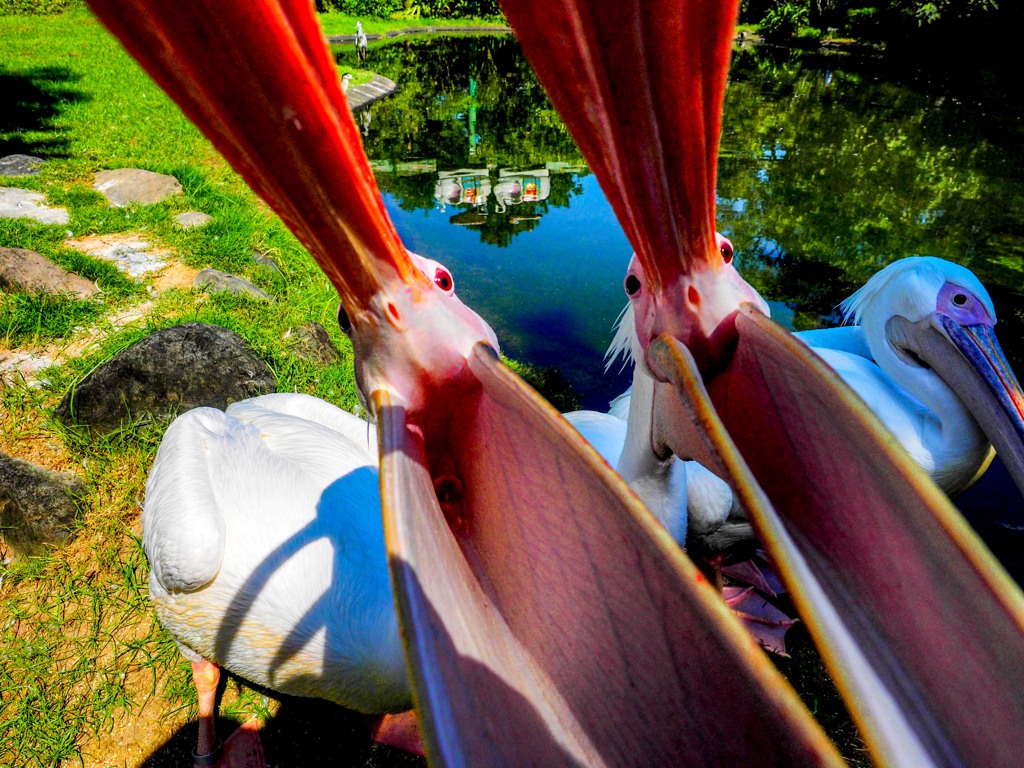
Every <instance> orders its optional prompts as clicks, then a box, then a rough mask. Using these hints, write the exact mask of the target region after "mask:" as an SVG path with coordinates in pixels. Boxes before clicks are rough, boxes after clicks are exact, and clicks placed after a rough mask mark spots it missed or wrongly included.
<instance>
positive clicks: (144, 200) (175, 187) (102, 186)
mask: <svg viewBox="0 0 1024 768" xmlns="http://www.w3.org/2000/svg"><path fill="white" fill-rule="evenodd" d="M93 186H94V187H95V188H96V189H97V190H98V191H99V192H100V194H102V195H103V196H104V197H105V198H107V200H109V201H110V204H111V205H116V206H117V207H118V208H121V207H123V206H125V205H128V203H140V204H142V205H150V204H152V203H159V202H160V201H161V200H164V199H165V198H167V197H170V196H171V195H176V194H178V193H179V192H181V184H179V183H178V180H177V179H176V178H174V177H173V176H167V175H165V174H162V173H153V172H152V171H144V170H142V169H141V168H117V169H116V170H113V171H99V172H98V173H97V174H96V181H95V183H94V184H93Z"/></svg>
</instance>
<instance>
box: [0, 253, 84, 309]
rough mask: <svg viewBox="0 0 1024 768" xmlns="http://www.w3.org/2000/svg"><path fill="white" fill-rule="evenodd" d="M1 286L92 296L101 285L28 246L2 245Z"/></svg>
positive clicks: (38, 291)
mask: <svg viewBox="0 0 1024 768" xmlns="http://www.w3.org/2000/svg"><path fill="white" fill-rule="evenodd" d="M0 289H2V290H5V291H22V292H25V293H62V292H64V293H73V294H74V295H75V296H77V297H78V298H80V299H88V298H90V297H91V296H95V295H96V294H97V293H99V290H100V289H99V288H97V287H96V286H95V284H93V283H90V282H89V281H88V280H86V279H85V278H84V277H81V276H79V275H76V274H74V273H72V272H68V271H67V270H66V269H64V268H63V267H59V266H57V265H56V264H54V263H53V262H52V261H50V260H49V259H47V258H46V257H45V256H43V255H42V254H40V253H36V252H35V251H30V250H28V249H26V248H0Z"/></svg>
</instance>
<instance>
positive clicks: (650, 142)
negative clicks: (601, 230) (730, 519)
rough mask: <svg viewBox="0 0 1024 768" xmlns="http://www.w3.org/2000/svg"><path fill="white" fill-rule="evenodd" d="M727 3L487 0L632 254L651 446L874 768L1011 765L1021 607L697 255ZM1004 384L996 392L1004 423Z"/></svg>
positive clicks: (721, 80) (946, 513)
mask: <svg viewBox="0 0 1024 768" xmlns="http://www.w3.org/2000/svg"><path fill="white" fill-rule="evenodd" d="M737 7H738V3H737V2H736V1H735V0H731V1H729V0H727V1H725V2H722V1H721V0H662V1H657V0H655V1H650V0H625V1H624V2H615V3H594V2H588V1H587V0H555V1H554V2H550V1H549V0H514V1H513V0H509V1H508V2H505V3H503V8H504V10H505V13H506V15H507V16H508V19H509V21H510V22H511V23H512V26H513V28H514V29H515V31H516V34H517V36H518V37H519V39H520V41H521V43H522V45H523V48H524V51H525V52H526V54H527V56H528V58H529V59H530V61H531V63H532V64H533V66H534V68H535V69H536V71H537V74H538V76H539V78H540V80H541V82H542V83H543V84H544V86H545V88H546V89H547V91H548V94H549V96H550V97H551V99H552V101H553V102H554V104H555V106H556V108H557V109H558V110H559V111H560V112H561V114H562V116H563V117H564V118H565V120H566V123H567V125H568V127H569V129H570V131H571V132H572V134H573V136H574V138H575V139H576V141H577V142H578V143H579V145H580V147H581V148H582V150H583V152H584V154H585V155H586V157H587V159H588V161H589V163H590V164H591V166H592V167H593V169H594V170H595V173H596V174H597V176H598V178H599V180H600V182H601V185H602V187H603V188H604V190H605V192H606V194H607V195H608V197H609V199H610V201H611V202H612V205H613V207H614V209H615V211H616V214H617V215H618V218H619V220H620V222H621V223H622V225H623V228H624V229H625V231H626V233H627V235H628V236H629V238H630V241H631V243H632V244H633V246H634V248H635V250H636V256H635V257H634V261H633V263H632V264H631V265H630V268H629V272H628V273H627V277H626V281H625V287H626V291H627V293H628V294H629V295H630V298H631V300H632V302H633V305H634V310H635V312H636V317H637V329H638V333H639V335H640V342H641V344H642V346H643V347H644V348H645V350H646V354H645V360H644V363H645V364H646V365H647V366H648V368H649V370H650V371H651V372H652V374H654V375H655V376H656V377H657V378H658V379H660V380H661V381H663V382H666V384H664V385H663V387H662V388H661V389H660V390H659V393H658V397H659V398H660V400H661V402H660V408H659V416H658V420H659V427H660V430H661V434H660V437H659V436H657V435H656V437H655V445H654V446H653V447H654V448H655V449H656V450H669V449H671V450H672V451H674V452H676V453H677V454H679V455H681V456H683V457H685V458H695V459H697V460H699V461H701V462H702V463H704V464H705V465H706V466H708V467H709V468H711V469H713V470H714V471H716V472H718V473H719V474H720V475H721V476H722V477H724V478H725V479H727V480H728V481H729V482H730V483H732V485H733V487H734V490H735V492H736V493H737V495H738V497H739V498H740V499H741V501H742V502H743V504H744V506H745V507H746V509H747V511H748V514H749V516H750V518H751V520H752V522H753V523H754V524H755V527H756V529H757V531H758V533H759V535H760V536H761V537H762V538H763V540H764V541H765V543H766V545H767V546H768V548H769V549H770V550H771V553H772V557H773V560H774V561H775V562H776V563H777V565H778V567H779V570H780V573H781V575H782V576H783V578H784V580H785V581H786V584H787V586H788V588H789V590H790V591H791V593H792V594H793V597H794V600H795V601H796V603H797V605H798V607H799V609H800V610H801V613H802V615H803V617H804V619H805V620H806V622H807V624H808V626H809V628H810V630H811V632H812V633H813V635H814V637H815V639H816V641H817V643H818V645H819V648H820V649H821V651H822V654H823V656H824V657H825V660H826V662H827V663H828V664H829V667H830V670H831V671H832V673H833V675H834V676H835V677H836V679H837V682H838V684H839V686H840V688H841V690H842V691H843V693H844V695H845V696H846V698H847V701H848V703H849V705H850V708H851V711H852V713H853V715H854V717H855V719H856V720H857V722H858V724H859V725H860V727H861V729H862V730H863V732H864V734H865V736H866V738H867V739H868V741H869V744H870V745H871V747H872V751H873V753H874V755H875V757H876V759H877V760H878V762H879V763H880V764H901V765H913V766H918V765H960V764H974V765H987V766H988V765H991V766H997V765H998V766H1010V765H1014V764H1016V763H1018V762H1019V760H1020V755H1021V754H1022V753H1024V752H1022V750H1024V727H1022V726H1024V599H1022V596H1021V593H1020V592H1019V590H1017V589H1016V587H1015V586H1014V585H1013V584H1012V583H1011V582H1010V581H1009V579H1008V578H1007V577H1006V575H1005V574H1004V573H1003V571H1002V570H1001V569H1000V568H999V567H998V566H997V564H995V562H994V561H993V559H992V558H991V556H990V555H989V553H988V552H987V551H986V550H985V549H984V548H983V547H982V546H981V545H980V544H979V542H978V541H977V539H976V538H975V536H974V535H973V534H972V533H971V532H970V531H969V530H968V528H967V526H966V525H965V524H964V522H963V520H962V519H960V517H959V516H958V515H957V514H956V512H955V510H954V509H953V508H952V507H951V505H950V504H949V503H948V501H947V500H946V499H945V498H944V497H943V496H942V495H941V494H940V493H939V492H938V491H937V489H936V488H935V487H934V486H933V485H932V484H931V483H930V481H928V480H927V479H926V478H925V476H924V475H923V473H922V472H921V471H920V470H919V469H918V468H917V467H916V466H915V465H913V464H912V462H911V461H910V460H909V458H908V457H907V456H906V455H904V454H903V453H902V452H901V451H900V450H899V449H898V448H897V447H896V445H895V444H894V440H893V439H892V438H891V437H890V436H889V435H888V433H887V432H885V430H884V429H882V427H881V425H880V424H879V423H878V422H877V420H875V419H874V418H873V416H872V415H871V414H870V413H869V412H868V410H867V408H866V407H865V406H864V405H863V404H862V403H861V402H860V401H859V400H858V399H857V398H856V397H855V396H854V395H853V394H852V392H851V391H850V390H849V389H848V388H846V387H845V386H843V384H842V382H841V381H839V379H838V378H837V377H836V376H834V375H832V374H831V373H830V372H829V371H828V370H827V369H826V368H825V366H824V365H822V364H821V362H820V361H819V360H818V359H817V358H816V357H815V356H814V355H813V354H811V353H810V352H809V351H808V350H807V349H806V348H805V347H803V346H802V345H800V344H799V343H797V342H795V341H793V340H792V339H790V338H789V337H788V334H786V333H784V332H783V331H782V330H781V329H780V328H778V327H777V326H775V325H773V324H772V323H771V322H770V321H769V320H768V319H767V317H765V316H764V315H763V314H762V313H761V312H760V311H758V309H757V308H756V307H755V306H753V305H751V304H749V303H748V304H744V302H750V301H751V299H752V292H751V291H750V289H749V286H747V285H746V284H745V283H744V282H743V281H742V280H741V278H740V277H739V275H738V274H737V273H736V271H735V269H734V268H733V266H732V264H731V254H725V253H720V252H719V251H718V249H717V247H716V244H715V239H714V211H715V208H714V205H715V197H714V190H715V165H716V155H717V146H718V136H719V131H720V125H721V110H722V103H723V96H724V89H725V81H726V73H727V65H728V59H729V51H730V46H731V38H732V32H733V24H734V21H735V18H736V15H737ZM538 19H543V23H539V22H538ZM566 72H571V73H572V76H571V77H569V76H566ZM914 343H916V344H917V345H918V346H919V347H921V348H922V349H923V348H925V347H927V346H928V344H927V342H925V341H923V340H920V339H919V340H918V341H916V342H914ZM972 354H973V353H972ZM922 359H925V358H924V357H923V356H922ZM931 364H932V363H931V359H930V358H929V365H931ZM1002 367H1003V366H1002V365H1001V363H999V362H998V361H997V362H996V363H994V364H993V368H995V369H1001V368H1002ZM1005 374H1006V372H1005V370H999V373H998V374H997V378H998V379H999V381H998V382H997V383H996V385H995V390H996V391H997V397H999V398H1001V399H1002V400H1005V401H1012V403H1011V405H1010V407H1009V409H1008V410H1009V411H1011V412H1012V411H1016V414H1017V415H1016V416H1015V417H1014V418H1016V420H1017V421H1019V420H1020V417H1019V414H1020V412H1021V410H1022V409H1021V407H1020V405H1019V404H1020V402H1021V397H1020V391H1019V388H1018V387H1017V386H1016V381H1014V380H1013V378H1012V376H1007V375H1005ZM1011 416H1013V414H1012V413H1011ZM993 439H994V438H993ZM733 440H735V443H734V442H733ZM1015 440H1016V443H1015V444H1014V439H1008V440H1007V443H1006V444H1005V445H1006V446H1007V447H1006V449H1005V452H1006V455H1007V456H1016V455H1019V454H1020V437H1019V432H1018V434H1017V436H1016V438H1015ZM1003 451H1004V449H1003V448H1000V452H1001V453H1003ZM981 711H984V712H990V713H993V716H992V717H991V718H983V722H982V721H981V720H979V718H978V716H977V715H978V712H981Z"/></svg>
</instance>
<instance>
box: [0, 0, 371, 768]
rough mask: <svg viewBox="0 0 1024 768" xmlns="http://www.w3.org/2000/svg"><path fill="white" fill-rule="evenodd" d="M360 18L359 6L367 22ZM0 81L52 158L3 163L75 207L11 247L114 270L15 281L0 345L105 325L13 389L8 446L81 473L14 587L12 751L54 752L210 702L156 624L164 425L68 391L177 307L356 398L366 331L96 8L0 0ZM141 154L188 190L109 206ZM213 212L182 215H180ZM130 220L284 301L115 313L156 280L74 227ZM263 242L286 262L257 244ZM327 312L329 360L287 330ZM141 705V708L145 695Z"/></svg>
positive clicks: (5, 611)
mask: <svg viewBox="0 0 1024 768" xmlns="http://www.w3.org/2000/svg"><path fill="white" fill-rule="evenodd" d="M353 26H354V25H353ZM0 62H2V63H0V86H2V88H3V92H4V94H5V99H9V103H12V104H13V106H12V108H11V111H10V112H8V113H7V115H8V116H0V154H9V153H12V152H24V153H27V154H34V155H39V156H42V157H44V158H46V159H47V160H48V163H47V164H46V165H45V167H44V168H43V170H42V172H41V173H40V174H39V175H38V176H36V177H31V178H16V179H0V184H3V185H7V186H19V187H23V188H28V189H31V190H34V191H38V192H41V193H43V194H44V195H46V197H47V200H48V202H49V203H50V204H51V205H58V206H63V207H65V208H67V209H68V211H69V213H70V214H71V220H70V222H69V223H68V224H67V225H62V226H45V225H39V224H35V223H26V222H24V221H15V220H9V219H0V246H7V247H20V248H30V249H32V250H35V251H38V252H40V253H42V254H43V255H44V256H46V257H47V258H50V259H51V260H53V261H55V262H57V263H58V264H60V265H62V266H64V267H65V268H67V269H70V270H72V271H74V272H77V273H78V274H81V275H82V276H84V277H86V278H87V279H89V280H91V281H95V282H96V283H98V284H99V286H100V287H101V289H102V294H101V295H100V296H99V297H98V298H96V299H93V300H89V301H81V300H76V299H73V298H71V297H69V296H57V297H54V296H41V295H40V296H37V295H19V294H6V293H5V294H0V346H2V347H19V348H24V349H28V350H36V349H39V348H41V347H42V346H43V345H45V344H47V343H50V342H57V344H58V345H60V344H62V343H64V342H66V341H70V340H73V339H75V338H79V337H81V335H82V333H83V329H85V328H93V329H94V330H96V331H98V336H97V344H96V346H95V347H94V348H92V349H90V350H89V351H88V353H87V354H85V355H84V356H81V357H76V358H73V359H72V360H70V361H69V362H68V363H67V364H65V365H63V366H60V367H57V368H54V369H51V370H50V371H48V372H47V377H46V380H47V381H48V383H47V384H45V385H44V386H41V387H38V388H28V387H25V386H14V387H8V388H0V450H3V451H4V452H6V453H8V454H11V455H14V456H17V457H19V458H25V459H28V460H32V461H36V463H43V464H44V465H48V466H51V467H52V468H57V469H62V470H66V471H72V472H75V473H76V474H79V475H80V476H82V477H83V479H84V481H85V484H86V496H85V498H84V500H83V505H84V509H85V514H84V519H83V522H82V524H81V528H80V531H79V533H78V538H77V540H76V542H75V543H74V544H72V545H70V546H69V547H67V548H65V549H62V550H61V551H60V552H56V553H53V554H44V555H43V556H40V557H32V558H25V557H19V558H15V559H14V561H13V562H12V563H10V564H8V565H6V566H3V568H2V573H3V583H2V586H0V649H2V653H0V764H4V765H19V766H53V765H57V764H59V763H60V762H61V761H65V760H73V761H76V762H77V757H78V755H79V753H80V750H81V749H82V747H83V745H87V744H88V743H90V742H91V741H94V740H95V739H96V738H98V737H102V734H104V733H105V732H108V731H110V729H111V728H112V727H114V724H115V723H116V722H121V721H123V720H124V719H125V718H131V717H134V716H135V714H136V713H138V712H139V710H140V709H141V708H142V707H143V706H148V707H155V708H157V710H159V711H160V712H166V713H168V716H170V715H172V714H173V713H175V712H177V713H179V714H180V715H181V716H182V717H184V718H185V719H188V717H190V716H192V714H194V711H193V708H194V698H195V697H194V692H193V689H192V688H191V685H190V683H189V675H188V665H187V664H185V663H184V661H183V660H182V659H181V657H180V655H179V654H178V652H177V650H176V648H175V646H174V644H173V642H172V641H171V640H170V638H169V637H168V636H167V635H166V633H164V632H163V630H162V629H161V628H160V627H159V625H158V624H157V623H156V621H155V619H154V616H153V613H152V610H151V608H150V606H149V604H148V600H147V597H146V578H147V571H148V567H147V565H146V563H145V557H144V555H143V552H142V548H141V545H140V542H139V539H138V535H139V533H140V530H139V500H140V499H141V498H142V495H143V488H144V483H145V477H146V473H147V472H148V470H149V466H150V464H151V463H152V459H153V455H154V453H155V450H156V446H157V445H158V443H159V439H160V437H161V435H162V432H163V430H164V428H165V426H166V425H165V424H162V423H148V422H140V423H139V424H135V425H128V426H127V427H126V428H125V429H123V430H122V431H121V432H118V433H116V434H114V435H111V436H108V437H106V438H102V439H101V438H97V437H95V436H92V435H85V434H82V433H80V432H78V431H75V430H69V429H67V428H65V427H64V426H63V425H61V424H60V423H59V422H57V421H56V420H55V418H54V417H53V416H52V415H51V413H52V409H53V408H54V407H55V406H56V405H57V403H58V402H59V401H60V399H61V397H62V396H63V394H64V393H65V392H66V391H68V389H70V388H71V387H72V386H74V384H75V383H76V382H77V381H79V380H81V379H82V378H83V377H84V376H86V375H87V374H88V373H89V372H90V371H91V370H93V369H94V368H95V367H96V366H98V365H100V364H102V363H103V362H105V361H106V360H109V359H110V358H111V357H112V356H113V355H114V354H116V353H117V352H118V351H120V350H121V349H123V348H125V347H126V346H128V345H129V344H131V343H133V342H134V341H137V340H138V339H140V338H142V337H143V336H144V335H146V334H147V333H150V332H152V331H153V330H156V329H158V328H161V327H166V326H170V325H174V324H177V323H180V322H185V321H191V320H198V321H202V322H209V323H215V324H218V325H222V326H225V327H227V328H230V329H232V330H234V331H236V332H237V333H239V334H240V335H241V336H242V337H243V338H245V340H246V341H247V342H248V343H249V344H250V345H251V346H252V347H253V348H254V349H255V351H256V352H257V353H258V354H259V355H261V356H262V357H263V358H264V359H265V360H266V361H267V362H268V364H269V365H270V366H271V367H272V369H273V370H274V372H275V373H276V375H277V377H278V380H279V387H280V389H281V390H284V391H300V392H308V393H311V394H315V395H318V396H320V397H324V398H326V399H328V400H331V401H333V402H335V403H338V404H339V405H341V406H343V407H347V408H350V409H351V408H355V407H356V405H357V398H356V394H355V387H354V381H353V377H352V363H351V357H350V355H351V347H350V345H349V343H348V340H347V339H346V338H345V337H344V336H343V334H341V332H340V331H339V330H338V329H337V326H336V323H335V322H334V314H335V311H336V308H337V301H338V300H337V295H336V293H335V292H334V290H333V289H332V287H331V286H330V283H329V282H328V281H327V279H326V278H325V277H324V276H323V274H322V273H321V272H320V271H319V269H318V268H317V267H316V265H315V263H314V262H313V260H312V259H311V258H310V257H309V255H308V254H307V253H306V251H305V250H304V249H303V248H302V247H301V246H300V245H299V244H298V242H297V241H296V239H295V238H294V237H293V236H292V235H291V233H290V232H288V231H287V229H286V228H285V227H284V226H283V225H282V224H281V222H280V220H279V219H278V218H277V217H276V216H273V215H272V214H271V213H269V212H268V211H267V209H266V207H265V206H264V205H262V204H261V203H260V202H259V201H258V200H257V198H256V197H255V195H253V194H252V192H251V191H249V189H248V188H247V187H246V186H245V185H244V184H243V183H242V182H241V180H240V179H239V178H238V177H237V176H236V175H235V174H234V173H233V172H232V171H231V170H230V169H229V168H228V167H227V165H226V164H225V163H224V162H223V161H222V160H221V159H220V157H219V156H218V155H217V153H216V152H215V151H214V150H213V149H212V147H211V146H210V145H209V143H208V142H207V141H206V140H205V139H204V138H203V137H202V136H201V134H200V133H199V132H198V131H197V130H196V129H195V128H194V127H193V126H192V125H191V124H190V123H189V122H188V121H187V120H186V119H185V118H184V117H183V115H182V114H181V112H180V111H179V110H178V109H177V108H176V107H175V106H174V105H173V104H172V103H171V102H170V101H169V100H168V99H167V97H166V96H164V95H163V93H162V92H161V91H160V90H159V89H158V88H157V87H156V86H155V85H154V84H153V83H152V82H151V81H150V79H149V78H148V77H147V76H146V75H145V74H144V73H143V72H142V71H141V70H140V69H139V67H138V66H137V65H136V64H135V63H134V62H133V61H132V60H131V59H130V58H129V57H128V56H127V55H126V54H125V53H124V52H123V51H122V49H121V47H120V46H119V45H118V44H117V43H116V42H115V41H114V40H113V39H112V38H111V37H110V36H109V35H108V34H107V33H106V31H105V30H104V29H103V28H102V27H101V26H100V24H99V23H98V22H96V20H95V19H94V18H93V17H92V16H91V15H90V14H89V13H88V12H86V11H84V10H73V11H70V12H68V13H65V14H61V15H57V16H51V17H39V16H0ZM118 167H137V168H145V169H148V170H152V171H156V172H160V173H169V174H172V175H174V176H175V177H177V179H178V180H179V181H180V182H181V184H182V187H183V194H181V195H178V196H176V197H174V198H172V199H170V200H168V201H166V202H163V203H160V204H157V205H150V206H132V207H128V208H125V209H116V208H111V207H109V206H108V205H107V203H106V201H105V200H104V199H103V198H102V197H101V196H100V195H99V194H98V193H97V192H96V191H95V190H93V188H92V180H93V174H94V173H95V172H96V171H99V170H102V169H107V168H118ZM185 210H200V211H204V212H206V213H209V214H211V215H212V216H213V217H214V221H213V222H212V223H211V224H210V225H208V226H206V227H204V228H200V229H192V230H182V229H180V228H177V227H176V226H175V225H174V223H173V216H174V215H175V214H177V213H179V212H182V211H185ZM117 233H131V234H132V235H133V236H134V235H137V236H139V237H141V238H142V239H146V240H148V241H150V242H152V243H153V244H154V245H157V246H159V247H161V248H169V249H172V250H173V251H175V252H176V254H177V259H178V260H180V261H181V262H182V263H184V264H186V265H189V266H191V267H193V268H195V269H199V268H202V267H207V266H212V267H216V268H218V269H222V270H225V271H229V272H233V273H236V274H239V275H242V276H243V277H246V278H247V279H249V280H251V281H253V282H254V283H256V284H257V285H259V286H260V287H262V288H263V289H264V290H266V291H268V292H269V293H271V294H272V295H274V296H275V298H276V299H277V300H276V301H274V302H272V303H268V302H260V301H255V300H252V299H246V298H238V297H233V296H225V295H220V294H207V293H203V292H199V291H191V290H176V289H174V290H167V291H164V292H162V293H161V294H160V295H159V296H158V297H157V298H156V300H155V306H154V308H153V310H152V311H151V313H150V314H149V315H148V319H147V320H146V322H145V323H143V324H140V325H135V326H130V327H127V328H114V327H112V326H111V325H110V322H109V320H108V318H109V317H110V316H112V315H113V314H114V313H116V312H118V311H120V310H122V309H125V308H128V307H131V306H133V305H136V304H139V303H141V302H142V301H145V300H147V299H149V298H150V297H149V290H148V288H147V282H146V281H142V282H139V281H136V280H133V279H130V278H126V277H124V276H123V275H122V274H121V273H120V272H118V271H117V270H116V269H114V268H113V267H112V266H111V265H110V264H108V263H106V262H104V261H101V260H98V259H95V258H92V257H89V256H86V255H84V254H82V253H80V252H78V251H75V250H73V249H71V248H68V247H67V246H66V245H65V241H66V240H67V239H68V238H69V237H73V238H81V237H86V236H90V235H111V234H117ZM255 251H259V252H261V253H263V254H266V255H269V256H271V257H272V258H273V259H275V261H276V262H277V263H278V264H279V265H280V272H278V271H276V270H274V269H271V268H269V267H266V266H264V265H261V264H259V263H257V262H256V261H254V260H253V258H252V254H253V253H254V252H255ZM309 321H318V322H321V323H322V324H323V325H324V326H325V327H326V328H328V331H329V333H330V334H331V335H332V338H333V339H334V341H335V343H336V344H337V345H338V347H339V348H340V349H341V350H342V352H343V359H342V360H341V361H340V362H339V363H337V364H335V365H330V366H323V365H319V364H316V363H313V362H310V361H308V360H306V359H304V358H302V357H300V356H299V355H297V354H296V352H295V349H294V344H293V342H292V341H291V340H290V339H289V338H288V337H287V333H288V331H289V329H292V328H296V327H298V326H300V325H302V324H304V323H307V322H309ZM235 687H236V688H237V689H238V693H237V695H234V696H232V697H229V699H230V701H229V707H228V708H229V709H230V710H231V712H233V713H234V714H235V715H237V716H238V717H246V716H249V715H250V714H256V715H260V714H263V715H266V707H267V702H266V700H265V699H264V696H263V694H262V692H260V693H257V692H253V691H251V690H249V689H247V688H246V687H245V686H235ZM129 713H131V714H129Z"/></svg>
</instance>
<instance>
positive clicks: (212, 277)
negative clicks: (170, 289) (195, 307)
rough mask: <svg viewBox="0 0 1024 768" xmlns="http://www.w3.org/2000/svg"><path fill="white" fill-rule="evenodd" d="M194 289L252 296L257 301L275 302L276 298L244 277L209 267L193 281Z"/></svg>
mask: <svg viewBox="0 0 1024 768" xmlns="http://www.w3.org/2000/svg"><path fill="white" fill-rule="evenodd" d="M192 286H193V287H194V288H206V289H208V290H211V291H224V292H226V293H233V294H234V295H235V296H252V297H254V298H257V299H266V300H267V301H273V300H274V297H273V296H271V295H270V294H269V293H267V292H266V291H264V290H263V289H262V288H260V287H258V286H255V285H253V284H252V283H250V282H249V281H248V280H246V279H245V278H244V277H239V276H238V275H232V274H231V273H230V272H221V271H220V270H219V269H213V268H212V267H207V268H206V269H204V270H202V271H201V272H200V273H199V274H198V275H196V279H195V280H194V281H193V283H192Z"/></svg>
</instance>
